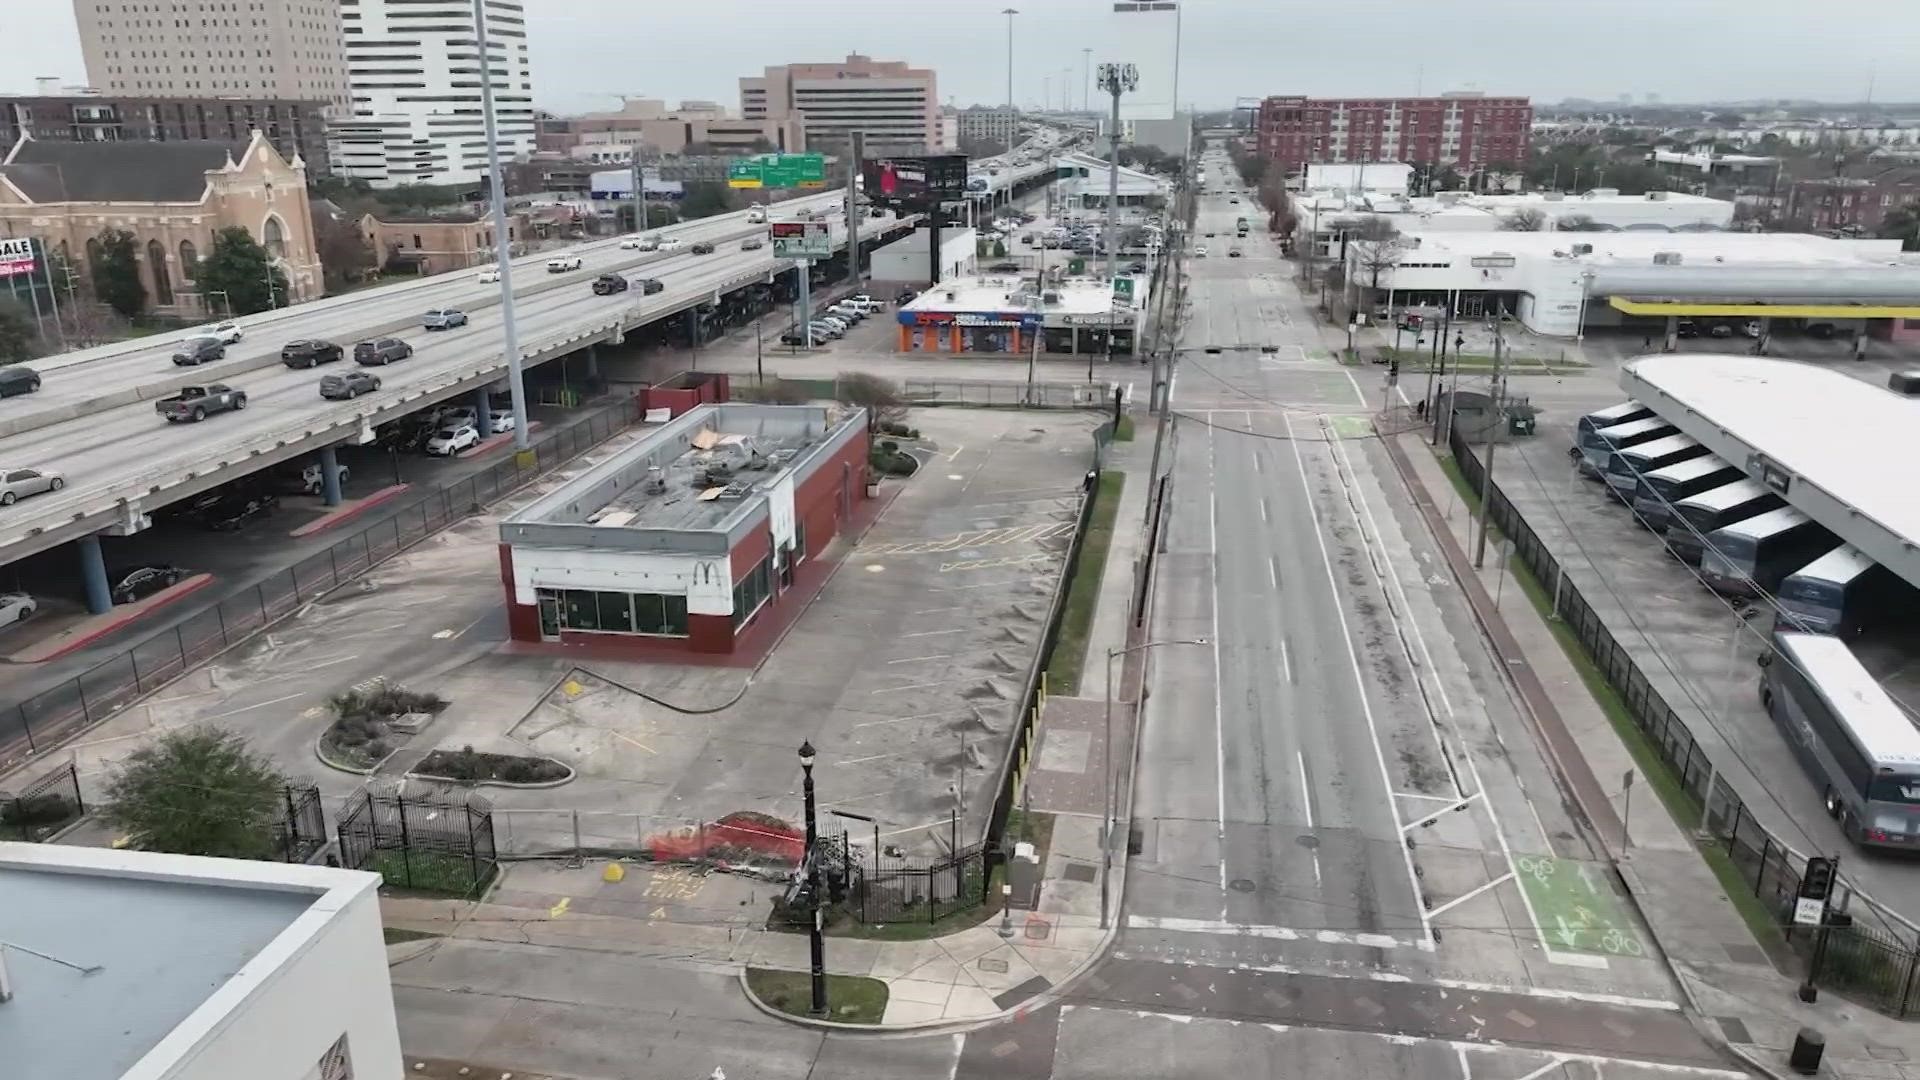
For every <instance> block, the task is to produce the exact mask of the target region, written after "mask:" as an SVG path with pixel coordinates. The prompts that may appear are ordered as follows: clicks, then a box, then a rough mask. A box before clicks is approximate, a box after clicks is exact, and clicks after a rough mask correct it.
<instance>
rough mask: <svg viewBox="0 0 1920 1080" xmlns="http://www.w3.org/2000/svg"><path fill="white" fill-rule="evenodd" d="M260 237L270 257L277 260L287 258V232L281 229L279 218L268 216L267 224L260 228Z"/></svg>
mask: <svg viewBox="0 0 1920 1080" xmlns="http://www.w3.org/2000/svg"><path fill="white" fill-rule="evenodd" d="M260 236H261V239H262V244H263V245H264V246H265V247H266V249H267V254H268V255H269V256H271V257H273V258H276V259H284V258H286V257H287V232H286V230H285V229H283V228H281V226H280V219H279V218H277V217H275V216H273V215H271V214H269V215H267V223H266V224H265V225H262V226H260Z"/></svg>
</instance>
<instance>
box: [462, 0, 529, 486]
mask: <svg viewBox="0 0 1920 1080" xmlns="http://www.w3.org/2000/svg"><path fill="white" fill-rule="evenodd" d="M473 35H474V40H475V42H477V43H478V45H479V52H480V111H481V114H482V117H483V118H484V119H485V121H486V136H487V189H488V194H489V195H491V196H492V200H491V201H492V203H493V244H494V251H495V257H496V259H497V260H498V265H499V268H500V329H501V334H502V336H503V338H504V344H505V345H506V351H507V389H508V392H509V393H510V394H511V396H512V399H513V451H514V456H515V457H516V458H524V457H525V456H527V455H528V454H530V453H531V450H530V447H531V446H532V443H531V442H530V441H529V439H528V437H527V386H526V378H525V376H524V374H523V373H522V371H521V365H520V334H519V330H518V328H517V327H515V326H514V322H513V247H512V240H511V238H510V237H509V236H508V227H507V193H506V185H505V181H504V180H503V179H502V178H501V175H500V124H499V121H498V120H497V119H496V118H495V117H494V114H493V54H492V52H491V51H489V49H488V46H487V12H486V0H473ZM521 464H526V462H524V461H523V462H521Z"/></svg>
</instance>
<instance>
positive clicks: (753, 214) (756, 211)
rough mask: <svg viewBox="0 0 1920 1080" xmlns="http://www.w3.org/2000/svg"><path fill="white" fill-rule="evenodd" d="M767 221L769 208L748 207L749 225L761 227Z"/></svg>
mask: <svg viewBox="0 0 1920 1080" xmlns="http://www.w3.org/2000/svg"><path fill="white" fill-rule="evenodd" d="M766 220H767V208H766V207H764V206H750V207H748V208H747V224H749V225H759V224H762V223H764V222H765V221H766Z"/></svg>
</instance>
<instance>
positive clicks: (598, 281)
mask: <svg viewBox="0 0 1920 1080" xmlns="http://www.w3.org/2000/svg"><path fill="white" fill-rule="evenodd" d="M626 291H627V279H626V278H623V277H621V276H620V275H619V274H601V275H600V276H599V277H597V278H594V279H593V295H595V296H612V295H613V294H614V293H617V292H626Z"/></svg>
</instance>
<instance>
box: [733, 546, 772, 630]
mask: <svg viewBox="0 0 1920 1080" xmlns="http://www.w3.org/2000/svg"><path fill="white" fill-rule="evenodd" d="M770 562H771V560H770V559H761V560H760V562H759V564H758V565H756V566H755V567H754V568H753V569H752V570H749V571H747V575H746V576H745V577H743V578H741V579H740V583H739V584H738V585H735V586H734V587H733V625H734V626H735V627H738V626H740V624H742V623H744V622H746V621H747V620H748V619H751V618H753V616H754V613H756V612H758V611H759V610H760V605H762V604H764V603H766V602H767V597H768V596H770V595H772V593H773V575H772V571H771V568H770V565H769V564H770Z"/></svg>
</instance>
